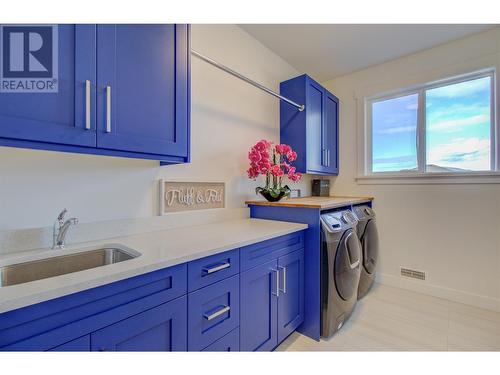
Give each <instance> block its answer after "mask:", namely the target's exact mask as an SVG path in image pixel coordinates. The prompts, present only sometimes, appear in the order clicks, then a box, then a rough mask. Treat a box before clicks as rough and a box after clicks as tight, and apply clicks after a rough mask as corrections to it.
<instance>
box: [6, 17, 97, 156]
mask: <svg viewBox="0 0 500 375" xmlns="http://www.w3.org/2000/svg"><path fill="white" fill-rule="evenodd" d="M40 35H41V36H42V37H43V39H41V38H42V37H40ZM1 37H2V52H1V56H2V59H3V61H2V63H3V64H1V65H2V72H1V74H0V76H1V77H2V79H1V86H0V87H1V89H0V137H1V138H6V139H8V140H11V141H12V142H16V141H18V142H19V143H18V144H19V145H20V146H21V147H23V146H24V147H29V144H28V143H24V141H35V142H48V143H59V144H65V145H77V146H85V147H95V146H96V126H95V77H96V61H95V58H96V54H95V51H96V49H95V48H96V46H95V42H96V27H95V25H58V26H48V25H44V26H40V27H34V26H33V27H21V26H15V25H10V26H8V25H2V26H1ZM30 38H31V39H30ZM37 38H40V39H41V43H45V44H42V46H41V47H40V48H38V47H39V46H38V44H37V41H38V39H37ZM56 46H57V48H56ZM45 47H47V51H45ZM37 49H38V51H40V52H44V53H45V56H42V57H38V58H37V56H38V55H36V52H30V51H31V50H37ZM52 49H54V51H55V52H56V53H55V54H54V55H52ZM46 56H48V57H46ZM44 57H45V58H44ZM49 84H50V87H49ZM33 86H34V87H33ZM37 86H38V87H37ZM0 144H2V143H0ZM47 148H50V146H49V145H47Z"/></svg>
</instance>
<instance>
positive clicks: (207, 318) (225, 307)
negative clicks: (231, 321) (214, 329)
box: [203, 306, 231, 321]
mask: <svg viewBox="0 0 500 375" xmlns="http://www.w3.org/2000/svg"><path fill="white" fill-rule="evenodd" d="M229 310H231V307H230V306H224V307H222V309H219V310H217V311H216V312H214V313H213V314H203V317H204V318H205V319H206V320H208V321H210V320H213V319H215V318H217V317H218V316H221V315H222V314H224V313H226V312H228V311H229Z"/></svg>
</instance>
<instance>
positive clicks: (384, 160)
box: [373, 155, 417, 164]
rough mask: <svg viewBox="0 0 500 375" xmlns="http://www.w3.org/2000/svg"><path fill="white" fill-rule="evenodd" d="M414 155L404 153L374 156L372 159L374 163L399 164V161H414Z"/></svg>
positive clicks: (415, 158) (415, 157)
mask: <svg viewBox="0 0 500 375" xmlns="http://www.w3.org/2000/svg"><path fill="white" fill-rule="evenodd" d="M416 160H417V156H416V155H404V156H389V157H385V158H375V159H373V163H374V164H393V163H397V164H401V163H416Z"/></svg>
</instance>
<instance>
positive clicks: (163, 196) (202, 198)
mask: <svg viewBox="0 0 500 375" xmlns="http://www.w3.org/2000/svg"><path fill="white" fill-rule="evenodd" d="M225 201H226V196H225V183H224V182H173V181H165V180H160V214H161V215H165V214H168V213H170V212H179V211H194V210H205V209H210V208H224V205H225Z"/></svg>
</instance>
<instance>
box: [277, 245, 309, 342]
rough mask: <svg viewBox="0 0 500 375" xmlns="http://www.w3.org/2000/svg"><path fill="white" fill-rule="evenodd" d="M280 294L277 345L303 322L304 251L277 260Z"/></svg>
mask: <svg viewBox="0 0 500 375" xmlns="http://www.w3.org/2000/svg"><path fill="white" fill-rule="evenodd" d="M278 270H279V272H280V293H279V298H278V343H279V342H281V341H283V340H284V339H285V338H286V337H287V336H288V335H290V334H291V333H292V332H293V331H295V330H296V329H297V327H298V326H299V325H300V324H302V322H303V321H304V250H298V251H294V252H293V253H290V254H287V255H285V256H282V257H280V258H279V259H278Z"/></svg>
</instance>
